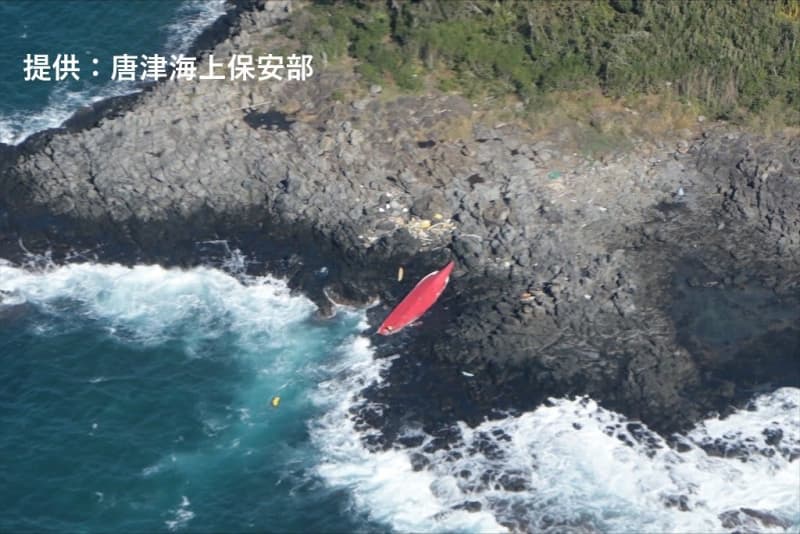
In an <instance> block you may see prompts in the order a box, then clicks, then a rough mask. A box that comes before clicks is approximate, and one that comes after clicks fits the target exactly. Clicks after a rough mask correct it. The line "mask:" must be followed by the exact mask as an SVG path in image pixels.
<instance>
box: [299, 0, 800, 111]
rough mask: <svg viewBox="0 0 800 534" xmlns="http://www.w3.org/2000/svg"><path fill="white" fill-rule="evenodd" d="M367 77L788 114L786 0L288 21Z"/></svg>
mask: <svg viewBox="0 0 800 534" xmlns="http://www.w3.org/2000/svg"><path fill="white" fill-rule="evenodd" d="M289 28H290V29H289V33H290V35H291V36H292V37H295V38H297V39H299V40H300V41H301V42H303V43H304V44H306V45H307V46H308V47H309V48H310V49H311V51H312V53H315V54H317V55H323V54H324V55H323V57H325V58H327V59H328V60H333V59H336V58H340V57H343V56H349V57H351V58H354V59H356V60H357V64H358V67H357V68H358V70H359V72H360V73H361V74H362V75H363V76H364V78H365V79H366V80H368V81H370V82H377V81H384V82H386V81H394V82H395V83H396V84H397V85H398V86H400V87H401V88H405V89H416V88H418V87H420V85H421V82H420V75H424V74H428V75H430V76H433V77H434V78H439V80H438V81H439V86H440V87H442V88H445V89H448V90H456V91H460V92H463V93H465V94H467V95H477V94H492V95H502V94H508V93H513V94H516V95H517V96H518V97H519V98H521V99H522V100H523V101H525V102H527V103H531V102H534V101H536V100H537V97H538V96H540V95H542V94H545V93H548V92H552V91H571V90H580V89H591V88H600V89H601V90H603V91H604V92H605V93H606V94H609V95H613V96H630V95H638V94H652V93H668V94H670V95H673V96H677V97H679V98H683V99H687V100H691V101H694V102H697V103H699V104H700V105H701V107H702V109H703V110H704V112H705V113H708V114H712V115H714V116H718V117H725V116H733V115H734V114H737V113H740V112H741V111H742V110H747V111H750V112H760V111H762V110H764V109H766V108H768V107H769V108H770V109H774V108H775V104H776V103H777V104H778V105H779V106H782V107H784V108H786V109H787V110H788V113H787V120H788V121H789V122H790V123H800V5H799V4H798V0H750V1H747V0H740V1H732V0H730V1H729V0H715V1H711V0H709V1H701V0H583V1H580V2H574V1H567V0H550V1H545V0H536V1H527V0H518V1H515V0H505V1H501V0H388V1H386V2H383V1H381V2H378V1H369V0H364V1H360V2H359V1H353V0H351V1H344V0H340V1H335V0H334V1H331V0H329V1H325V2H322V1H319V0H318V1H317V2H316V3H314V4H313V5H312V6H310V8H309V9H306V10H301V11H300V12H299V13H298V14H297V15H296V17H295V20H294V23H293V24H291V25H290V26H289Z"/></svg>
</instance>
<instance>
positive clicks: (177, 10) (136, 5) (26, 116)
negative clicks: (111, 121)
mask: <svg viewBox="0 0 800 534" xmlns="http://www.w3.org/2000/svg"><path fill="white" fill-rule="evenodd" d="M224 10H225V3H224V0H114V1H112V0H3V1H2V2H0V35H2V36H3V46H2V47H0V73H1V74H2V75H0V94H2V96H3V98H1V99H0V142H3V143H18V142H19V141H21V140H22V139H24V138H25V137H26V136H27V135H30V134H31V133H33V132H35V131H37V130H40V129H44V128H49V127H53V126H57V125H59V124H60V123H61V122H63V121H64V120H65V119H67V118H68V117H69V115H70V114H71V113H72V112H74V111H75V110H76V109H77V108H79V107H80V106H81V105H85V104H86V103H88V102H91V101H94V100H97V99H100V98H103V97H106V96H111V95H114V94H123V93H126V92H130V91H132V90H134V89H135V87H134V86H133V85H132V84H131V83H130V82H127V83H124V82H110V81H109V80H110V77H111V72H112V64H113V60H112V57H113V56H114V55H121V54H133V55H141V54H149V55H152V54H156V53H158V54H172V53H180V52H182V51H184V50H186V49H187V47H188V46H189V45H190V44H191V41H192V39H193V38H194V37H196V36H197V35H198V34H199V33H200V32H201V31H202V30H203V28H205V27H206V26H208V24H210V23H211V22H213V21H214V20H215V19H216V18H217V17H218V16H219V15H220V14H222V13H224ZM26 54H48V56H49V58H50V61H51V62H52V61H54V60H55V57H56V55H57V54H75V56H76V57H77V58H78V60H79V62H80V63H79V66H80V80H78V81H75V80H72V79H69V80H65V81H60V82H56V81H52V82H41V81H27V82H26V81H25V77H24V71H23V66H24V63H23V60H24V58H25V56H26ZM93 58H97V59H98V61H99V62H98V64H97V65H96V66H95V65H93V64H92V59H93ZM93 70H97V71H98V76H97V77H94V76H92V71H93Z"/></svg>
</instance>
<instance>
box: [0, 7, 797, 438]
mask: <svg viewBox="0 0 800 534" xmlns="http://www.w3.org/2000/svg"><path fill="white" fill-rule="evenodd" d="M290 9H291V2H270V3H268V4H266V5H264V4H263V3H260V2H241V3H239V4H237V8H236V10H235V12H234V13H232V14H230V15H229V17H231V18H228V19H227V21H226V22H224V23H219V24H218V25H217V26H215V28H216V29H212V30H211V33H206V34H204V37H203V38H202V39H205V41H202V40H201V42H202V43H205V44H204V45H198V46H199V48H198V49H202V48H204V47H206V46H207V45H210V44H212V42H213V36H216V38H217V39H219V38H221V37H224V38H223V39H221V40H219V42H218V43H216V44H215V45H214V54H215V55H216V56H218V57H219V56H223V57H225V56H228V55H230V54H231V53H235V52H237V51H241V52H246V51H248V50H252V49H254V48H257V47H261V46H264V44H265V43H267V44H275V46H278V45H280V44H281V39H282V38H281V37H280V36H279V35H277V34H276V32H275V30H274V28H275V25H276V24H278V23H279V22H280V21H281V20H283V19H284V18H285V17H286V16H287V14H288V12H289V11H290ZM284 44H285V43H284ZM318 67H319V68H318V72H317V73H315V76H314V77H313V78H312V79H311V80H309V81H306V82H282V83H264V82H260V83H259V82H248V83H233V82H222V83H219V84H214V83H210V82H198V83H189V84H176V83H172V82H165V83H161V84H157V85H155V86H153V87H151V88H149V90H148V91H146V92H144V93H141V94H138V95H135V96H133V97H130V98H128V99H127V100H124V101H119V103H114V104H108V103H107V104H105V105H102V106H99V107H98V108H97V109H95V110H94V111H92V112H89V113H84V114H82V115H80V118H79V119H74V120H73V121H72V123H71V124H72V127H70V124H68V125H66V127H64V128H60V129H55V130H52V131H47V132H43V133H40V134H37V135H36V136H34V137H33V138H30V139H28V140H27V141H25V142H24V143H23V144H22V145H20V146H19V147H3V150H2V154H0V156H2V158H0V159H1V160H2V162H0V172H2V174H1V175H0V192H2V196H1V197H0V257H4V258H7V259H11V260H15V261H19V260H21V259H22V258H23V256H24V254H25V251H26V250H28V251H32V252H38V253H42V252H45V251H48V250H49V251H50V252H51V254H53V257H54V259H55V260H56V261H69V260H80V259H95V260H99V261H121V262H123V263H135V262H141V261H157V262H159V263H163V264H168V265H193V264H198V263H203V262H207V261H215V259H218V258H219V257H220V256H221V255H224V254H225V253H226V251H227V250H228V249H226V248H225V247H219V249H218V250H217V249H215V248H214V247H215V246H216V245H214V243H219V242H221V240H225V241H226V243H227V245H226V247H230V248H233V247H236V248H239V249H241V250H242V251H243V252H244V253H245V254H246V255H247V256H248V258H251V259H252V260H253V263H252V264H251V265H249V269H250V270H252V271H253V272H273V273H277V274H279V275H281V276H286V277H287V278H288V279H289V280H290V285H291V286H292V287H293V288H296V289H298V290H300V291H304V292H305V293H307V294H308V295H309V296H310V297H311V298H312V299H313V300H314V301H315V302H317V303H318V304H319V305H320V308H321V310H322V312H323V313H329V312H330V311H331V310H332V307H331V302H330V300H329V297H331V296H332V297H333V298H334V300H337V301H340V302H347V303H355V304H359V303H361V304H363V303H366V302H369V301H371V300H372V299H373V298H374V297H375V296H379V297H381V299H382V300H383V302H386V303H391V302H395V301H396V300H397V299H398V298H400V297H401V296H402V295H403V294H404V292H406V291H407V290H408V289H409V288H410V287H411V286H412V285H413V284H414V282H415V281H416V280H417V279H418V278H419V277H421V276H422V275H424V274H425V273H427V272H429V271H430V270H432V269H434V268H437V267H438V266H441V265H442V264H444V262H446V261H447V260H448V259H449V258H451V257H452V258H454V259H455V260H456V262H457V266H458V267H457V270H456V271H455V272H454V276H453V280H452V281H451V285H450V287H449V288H448V291H447V292H446V294H445V295H444V296H443V298H442V300H441V305H439V306H437V308H436V309H435V311H433V312H432V313H431V314H430V315H429V316H426V318H425V320H424V321H423V324H422V325H421V326H420V327H419V328H415V329H411V330H409V331H406V332H403V333H402V334H399V335H397V336H393V337H390V338H388V339H383V338H381V339H377V338H375V339H374V341H375V343H376V345H377V350H378V352H379V354H380V355H383V356H388V355H390V354H395V353H398V352H399V353H400V354H401V355H402V357H401V358H398V359H396V360H395V361H394V362H393V364H392V366H391V368H390V369H389V371H388V377H387V380H386V383H385V384H384V386H383V387H381V388H374V389H372V390H370V391H368V394H367V396H368V399H369V401H370V402H369V403H366V404H365V405H364V407H363V408H362V410H361V411H360V412H359V414H357V417H358V418H359V419H360V420H361V421H362V422H363V424H365V425H371V426H377V427H379V428H381V429H382V430H383V431H384V432H383V441H382V442H381V443H380V444H382V445H387V444H390V443H393V442H395V440H397V439H398V436H400V434H401V430H402V428H403V427H404V426H405V425H407V424H411V423H421V424H422V425H423V426H424V427H425V429H426V430H427V431H429V432H431V433H434V434H437V435H440V436H442V438H443V439H444V440H446V439H447V429H448V428H449V426H450V425H451V424H452V423H453V422H454V421H456V420H464V421H467V422H469V423H478V422H480V421H482V420H483V419H484V418H485V417H494V416H497V415H499V414H501V413H507V412H508V411H509V410H511V411H522V410H528V409H531V408H533V407H535V406H536V405H538V404H539V403H541V402H544V401H545V400H546V399H547V397H549V396H569V395H583V394H586V395H590V396H591V397H593V398H595V399H597V400H598V401H600V402H601V403H602V404H603V405H604V406H607V407H609V408H612V409H614V410H616V411H619V412H621V413H624V414H625V415H627V416H628V417H630V418H633V419H640V420H642V421H643V422H645V423H646V424H647V425H648V426H650V427H651V428H652V429H654V430H657V431H659V432H661V433H665V434H668V433H670V432H673V431H676V430H680V429H684V428H686V427H688V426H690V425H691V424H692V423H693V422H694V421H696V420H698V419H699V418H701V417H702V416H704V415H705V414H706V413H707V412H708V411H711V410H716V411H720V412H725V411H726V410H728V409H730V408H731V407H733V406H736V405H741V404H742V403H743V402H745V401H746V400H747V399H749V398H750V397H751V396H752V394H753V392H755V391H759V390H760V388H767V387H778V386H781V385H793V386H799V385H800V327H798V325H799V324H800V321H798V319H800V142H799V141H800V140H798V139H796V138H791V137H780V136H775V137H773V138H770V139H761V138H758V137H756V136H753V135H749V134H746V133H742V132H738V131H734V130H730V129H727V128H725V127H724V126H721V125H716V126H712V125H709V126H706V128H705V129H704V130H700V129H697V130H696V131H686V132H680V133H678V134H676V136H675V137H674V138H670V139H668V140H665V141H664V142H663V143H659V144H655V145H653V144H649V143H646V142H643V141H641V142H635V143H634V147H633V148H632V149H630V150H628V151H625V152H619V153H616V154H612V155H610V156H607V157H605V158H603V159H601V160H596V159H592V158H586V157H583V156H581V155H579V154H577V153H574V152H567V151H565V149H564V147H563V144H562V143H559V142H558V140H555V139H549V138H540V136H538V135H537V132H532V131H529V130H528V129H526V128H524V127H522V126H520V125H516V124H497V123H494V122H491V121H488V120H486V119H485V117H483V116H481V115H480V114H479V113H478V111H477V110H476V109H475V108H474V106H473V105H472V104H471V103H469V102H468V101H467V100H465V99H463V98H461V97H458V96H452V95H444V94H436V93H430V94H425V95H420V96H407V95H406V96H391V95H387V94H385V92H383V91H381V88H379V87H374V88H372V90H371V91H369V92H362V93H360V94H359V93H353V94H351V93H348V95H347V96H345V97H340V96H339V94H340V93H341V90H342V88H350V87H353V79H352V77H353V75H352V73H350V72H348V71H346V70H342V69H337V68H335V67H330V68H327V67H325V66H323V65H318ZM631 113H634V112H631ZM604 120H609V121H612V120H613V117H602V116H600V117H598V121H599V123H601V124H602V122H603V121H604ZM641 120H647V117H642V118H641ZM601 127H602V126H601ZM20 243H22V244H23V246H24V249H23V248H22V247H21V245H20ZM223 249H224V250H223ZM399 266H404V267H405V270H406V277H405V280H404V281H403V282H402V283H398V282H396V277H395V275H396V272H397V268H398V267H399ZM323 267H324V268H325V269H323ZM385 311H386V308H385V307H376V308H372V309H371V310H370V312H369V316H370V318H371V321H372V322H373V324H374V323H376V322H377V321H379V320H380V318H381V317H382V315H383V314H384V313H385ZM464 372H466V374H465V373H464Z"/></svg>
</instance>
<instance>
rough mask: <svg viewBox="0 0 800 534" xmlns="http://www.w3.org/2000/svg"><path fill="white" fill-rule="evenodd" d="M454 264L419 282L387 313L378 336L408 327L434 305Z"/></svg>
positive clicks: (394, 332) (451, 263)
mask: <svg viewBox="0 0 800 534" xmlns="http://www.w3.org/2000/svg"><path fill="white" fill-rule="evenodd" d="M454 265H455V264H454V263H453V262H452V261H451V262H450V263H448V264H447V265H445V266H444V267H443V268H442V269H439V270H438V271H433V272H432V273H430V274H429V275H427V276H425V278H423V279H422V280H420V281H419V282H418V283H417V285H416V286H414V289H412V290H411V292H410V293H409V294H408V295H406V297H405V298H404V299H403V300H402V301H401V302H400V304H398V305H397V306H396V307H395V308H394V309H393V310H392V311H391V313H389V315H388V317H386V319H385V320H384V321H383V323H381V325H380V326H379V327H378V334H380V335H382V336H389V335H391V334H396V333H397V332H399V331H400V330H402V329H403V328H405V327H406V326H408V325H410V324H411V323H413V322H414V321H416V320H417V319H419V318H420V317H422V315H423V314H424V313H425V312H426V311H428V309H429V308H430V307H431V306H433V305H434V303H435V302H436V300H437V299H438V298H439V295H441V294H442V291H444V288H445V287H447V282H449V281H450V273H451V272H452V271H453V266H454Z"/></svg>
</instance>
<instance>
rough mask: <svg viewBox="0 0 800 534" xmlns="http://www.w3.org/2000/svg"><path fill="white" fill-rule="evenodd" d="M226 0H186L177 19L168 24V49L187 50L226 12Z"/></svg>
mask: <svg viewBox="0 0 800 534" xmlns="http://www.w3.org/2000/svg"><path fill="white" fill-rule="evenodd" d="M225 3H226V2H225V0H185V1H184V3H183V4H181V6H180V7H179V8H178V13H177V20H176V21H175V22H173V23H172V24H170V25H169V26H168V29H169V37H168V38H167V45H166V47H165V48H166V50H167V53H169V54H177V53H180V52H185V51H186V50H187V49H188V48H189V47H190V46H191V45H192V43H193V42H194V40H195V39H196V38H197V36H198V35H200V33H201V32H202V31H203V30H204V29H206V28H207V27H208V26H210V25H211V24H212V23H213V22H214V21H215V20H217V19H218V18H219V17H220V16H222V15H224V14H225Z"/></svg>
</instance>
